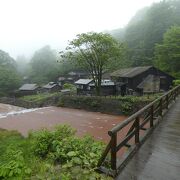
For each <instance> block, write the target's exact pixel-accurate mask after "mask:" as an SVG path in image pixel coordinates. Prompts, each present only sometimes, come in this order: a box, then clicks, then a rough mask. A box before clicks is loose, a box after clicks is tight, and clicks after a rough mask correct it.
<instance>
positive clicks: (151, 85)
mask: <svg viewBox="0 0 180 180" xmlns="http://www.w3.org/2000/svg"><path fill="white" fill-rule="evenodd" d="M111 78H112V79H113V80H114V81H115V82H119V83H122V84H126V92H128V91H135V92H138V91H141V92H160V91H167V90H169V88H170V87H171V86H172V82H173V80H174V79H175V78H174V77H172V76H171V75H169V74H167V73H165V72H163V71H161V70H159V69H157V68H155V67H153V66H139V67H132V68H125V69H120V70H117V71H115V72H113V73H111Z"/></svg>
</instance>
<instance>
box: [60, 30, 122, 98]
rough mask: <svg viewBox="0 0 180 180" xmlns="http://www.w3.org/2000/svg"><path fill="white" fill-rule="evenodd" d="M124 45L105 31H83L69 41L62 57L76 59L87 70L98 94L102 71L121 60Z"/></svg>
mask: <svg viewBox="0 0 180 180" xmlns="http://www.w3.org/2000/svg"><path fill="white" fill-rule="evenodd" d="M122 49H124V46H123V45H122V44H120V43H118V42H117V41H116V40H115V39H114V38H112V36H110V35H109V34H105V33H95V32H89V33H83V34H78V35H77V36H76V38H75V39H74V40H72V41H70V42H69V46H68V47H67V48H66V50H67V51H66V52H61V53H62V54H61V55H62V57H66V58H70V59H72V60H74V61H76V62H77V63H78V64H79V65H80V66H81V67H83V68H84V69H85V70H87V71H88V72H89V73H90V75H91V76H92V79H93V80H94V83H95V89H96V94H97V95H100V92H101V80H102V73H103V71H104V70H106V69H107V67H108V66H109V64H111V63H113V62H117V61H121V55H122Z"/></svg>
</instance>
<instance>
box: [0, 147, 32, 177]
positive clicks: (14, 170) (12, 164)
mask: <svg viewBox="0 0 180 180" xmlns="http://www.w3.org/2000/svg"><path fill="white" fill-rule="evenodd" d="M6 158H7V159H8V160H7V161H6V162H4V163H0V178H3V179H6V178H10V177H19V176H21V177H22V176H25V175H30V174H31V169H30V168H28V167H27V166H26V164H25V160H24V157H23V152H22V151H21V150H13V149H7V152H6Z"/></svg>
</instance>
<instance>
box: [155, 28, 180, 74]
mask: <svg viewBox="0 0 180 180" xmlns="http://www.w3.org/2000/svg"><path fill="white" fill-rule="evenodd" d="M155 64H156V66H157V67H159V68H160V69H162V70H164V71H166V72H168V73H171V74H172V75H175V76H176V77H178V78H180V72H179V70H180V26H172V27H171V28H170V29H169V30H168V31H167V32H166V33H165V34H164V38H163V42H162V44H157V45H156V48H155Z"/></svg>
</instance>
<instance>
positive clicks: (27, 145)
mask: <svg viewBox="0 0 180 180" xmlns="http://www.w3.org/2000/svg"><path fill="white" fill-rule="evenodd" d="M103 149H104V145H103V144H102V143H101V142H97V141H95V140H94V139H93V138H92V137H89V136H86V137H83V138H78V137H76V136H75V130H74V129H72V128H71V127H70V126H68V125H60V126H57V127H55V129H54V130H53V131H48V130H47V129H42V130H40V131H37V132H31V133H30V134H29V137H28V138H23V137H22V136H21V135H20V134H19V133H17V132H15V131H6V130H0V151H1V155H0V179H40V180H41V179H52V178H53V179H59V178H61V179H62V180H71V179H75V180H76V179H77V180H81V179H82V180H86V179H87V180H89V179H111V178H109V177H107V176H105V175H101V174H98V173H96V172H95V168H96V164H97V161H98V159H99V157H100V155H101V153H102V150H103Z"/></svg>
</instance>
